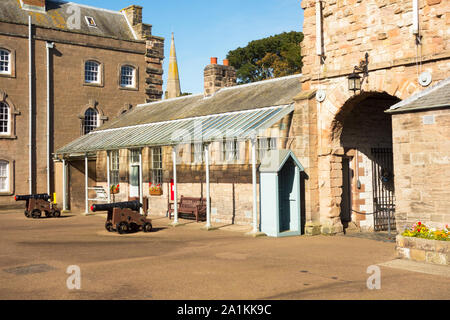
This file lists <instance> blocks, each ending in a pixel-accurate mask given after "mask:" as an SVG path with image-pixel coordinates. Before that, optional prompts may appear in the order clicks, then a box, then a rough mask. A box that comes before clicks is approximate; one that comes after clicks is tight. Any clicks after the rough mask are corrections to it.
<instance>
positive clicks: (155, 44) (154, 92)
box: [145, 36, 164, 103]
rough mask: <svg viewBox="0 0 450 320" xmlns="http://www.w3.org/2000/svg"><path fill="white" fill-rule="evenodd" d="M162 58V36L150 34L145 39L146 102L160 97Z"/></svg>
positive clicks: (161, 91)
mask: <svg viewBox="0 0 450 320" xmlns="http://www.w3.org/2000/svg"><path fill="white" fill-rule="evenodd" d="M163 60H164V38H160V37H155V36H151V37H149V39H147V41H146V54H145V61H146V62H147V70H146V71H147V76H146V80H145V82H146V83H147V87H146V89H145V93H146V95H147V98H146V102H147V103H148V102H152V101H157V100H161V99H162V95H163V90H162V85H163V79H162V75H163V68H162V64H163Z"/></svg>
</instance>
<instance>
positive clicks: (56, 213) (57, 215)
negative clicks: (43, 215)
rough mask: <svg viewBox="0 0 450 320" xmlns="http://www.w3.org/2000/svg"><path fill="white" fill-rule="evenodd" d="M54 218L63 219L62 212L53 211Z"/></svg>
mask: <svg viewBox="0 0 450 320" xmlns="http://www.w3.org/2000/svg"><path fill="white" fill-rule="evenodd" d="M53 216H54V217H55V218H59V217H61V211H59V210H55V211H53Z"/></svg>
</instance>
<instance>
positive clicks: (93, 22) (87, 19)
mask: <svg viewBox="0 0 450 320" xmlns="http://www.w3.org/2000/svg"><path fill="white" fill-rule="evenodd" d="M84 19H85V20H86V24H87V25H88V26H89V27H91V28H96V27H97V24H96V23H95V20H94V18H92V17H89V16H85V17H84ZM90 20H91V21H92V24H91V23H90Z"/></svg>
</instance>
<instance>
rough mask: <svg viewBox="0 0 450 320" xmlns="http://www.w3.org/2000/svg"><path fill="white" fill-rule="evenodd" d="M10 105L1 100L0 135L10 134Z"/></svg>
mask: <svg viewBox="0 0 450 320" xmlns="http://www.w3.org/2000/svg"><path fill="white" fill-rule="evenodd" d="M9 127H10V124H9V106H8V105H7V104H6V103H5V102H0V135H2V134H3V135H4V134H9Z"/></svg>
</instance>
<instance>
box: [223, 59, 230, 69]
mask: <svg viewBox="0 0 450 320" xmlns="http://www.w3.org/2000/svg"><path fill="white" fill-rule="evenodd" d="M223 65H224V66H227V67H228V66H229V65H230V61H229V60H228V59H223Z"/></svg>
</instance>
